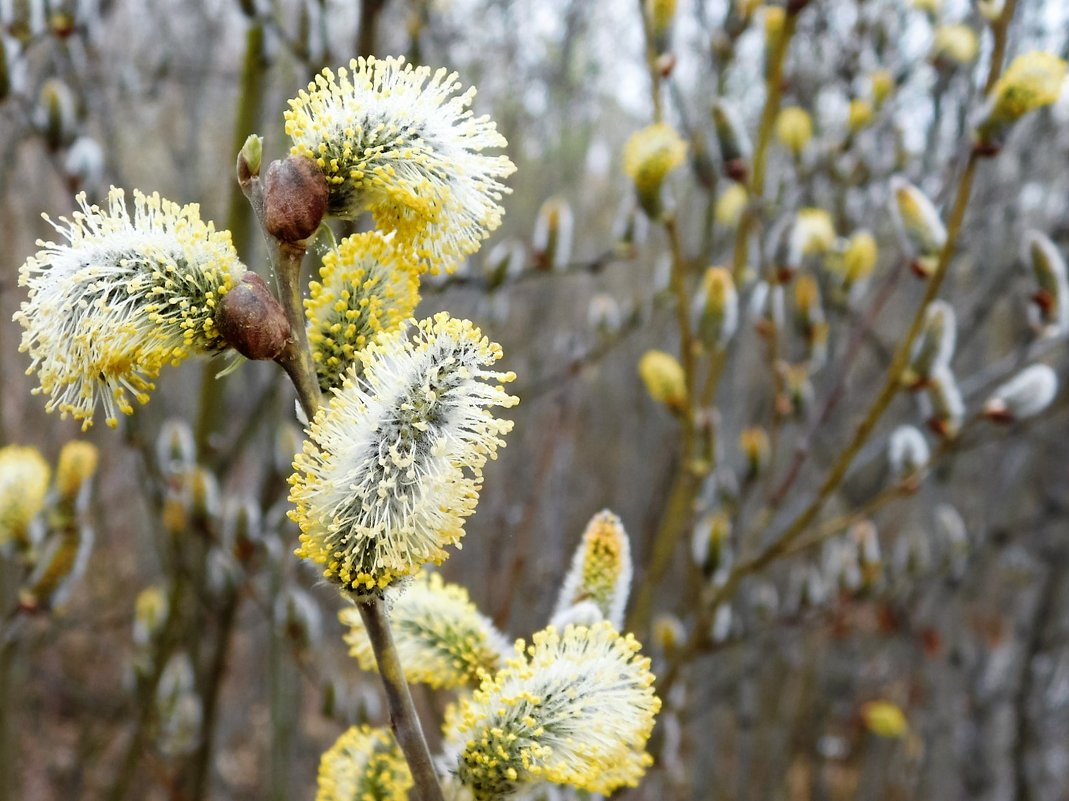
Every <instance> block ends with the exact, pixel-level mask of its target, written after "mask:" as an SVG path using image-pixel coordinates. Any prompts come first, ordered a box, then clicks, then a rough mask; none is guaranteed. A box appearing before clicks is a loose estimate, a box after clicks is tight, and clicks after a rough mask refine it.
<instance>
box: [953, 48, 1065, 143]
mask: <svg viewBox="0 0 1069 801" xmlns="http://www.w3.org/2000/svg"><path fill="white" fill-rule="evenodd" d="M1066 69H1067V66H1066V62H1065V61H1063V60H1062V59H1060V58H1058V57H1057V56H1055V55H1053V54H1052V53H1042V52H1031V53H1024V54H1022V55H1019V56H1017V58H1015V59H1014V60H1013V62H1012V63H1011V64H1010V66H1009V68H1008V69H1007V70H1006V72H1005V73H1004V74H1003V76H1002V77H1001V78H999V80H998V82H997V83H996V84H995V86H994V88H993V89H992V90H991V94H990V96H989V97H988V100H987V104H986V105H985V106H984V108H983V110H982V112H981V114H980V121H979V122H978V123H977V125H976V128H975V130H974V132H973V137H974V138H975V140H976V146H977V148H978V149H979V150H980V151H981V152H985V153H989V154H993V153H997V152H998V150H999V148H1000V147H1001V146H1002V142H1003V141H1004V140H1005V138H1006V135H1007V134H1008V133H1009V130H1010V129H1011V128H1012V127H1013V125H1014V124H1015V123H1016V122H1017V121H1018V120H1019V119H1021V117H1023V116H1025V115H1026V114H1028V113H1029V112H1032V111H1035V110H1036V109H1039V108H1042V107H1043V106H1049V105H1051V104H1052V103H1054V101H1056V100H1057V99H1058V95H1059V94H1060V93H1061V90H1062V85H1063V84H1064V82H1065V74H1066Z"/></svg>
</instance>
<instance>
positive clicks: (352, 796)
mask: <svg viewBox="0 0 1069 801" xmlns="http://www.w3.org/2000/svg"><path fill="white" fill-rule="evenodd" d="M412 783H413V782H412V774H411V772H410V771H409V769H408V764H407V763H406V762H405V759H404V756H403V755H402V754H401V749H400V748H399V747H398V745H397V741H396V740H395V739H394V736H393V734H391V733H390V731H389V730H387V729H382V728H371V727H370V726H353V727H352V728H350V729H348V730H346V731H345V732H344V733H343V734H342V735H341V737H339V738H338V739H337V741H336V742H335V743H334V745H332V746H331V747H330V748H329V749H328V750H327V751H326V752H325V753H324V754H323V756H322V758H321V759H320V760H319V780H318V788H317V789H316V796H315V801H407V799H408V791H409V790H410V789H412Z"/></svg>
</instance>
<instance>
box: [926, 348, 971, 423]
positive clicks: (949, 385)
mask: <svg viewBox="0 0 1069 801" xmlns="http://www.w3.org/2000/svg"><path fill="white" fill-rule="evenodd" d="M927 387H928V395H927V397H928V402H929V403H930V404H931V407H932V416H931V417H930V418H929V420H928V425H929V426H930V427H931V429H932V430H933V431H934V432H935V433H937V434H938V435H939V436H941V437H944V438H946V439H953V438H954V437H956V436H957V435H958V432H959V431H960V430H961V423H962V421H963V420H964V418H965V401H964V400H963V399H962V397H961V389H959V388H958V382H957V380H956V379H955V378H954V374H953V373H952V372H950V368H949V367H948V366H946V365H941V366H939V367H938V368H936V369H935V370H933V371H932V373H931V375H930V376H929V378H928V384H927Z"/></svg>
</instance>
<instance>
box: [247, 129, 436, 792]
mask: <svg viewBox="0 0 1069 801" xmlns="http://www.w3.org/2000/svg"><path fill="white" fill-rule="evenodd" d="M255 139H256V140H257V141H255V142H254V141H253V140H254V137H250V140H249V143H247V147H246V148H243V149H242V153H241V155H239V157H238V181H239V183H240V184H241V188H242V191H243V192H244V193H245V195H246V197H248V199H249V202H250V204H251V205H252V209H253V213H254V214H255V216H256V220H257V222H258V223H259V225H260V228H261V230H262V232H263V234H264V239H265V241H266V243H267V249H268V254H269V258H270V260H271V268H272V270H273V271H274V274H275V281H276V282H277V285H278V293H279V302H280V303H281V309H282V311H283V313H284V316H285V320H286V322H287V328H288V336H287V337H285V340H284V343H283V344H282V347H281V348H280V349H278V350H277V351H276V352H275V353H274V355H273V356H265V357H269V358H274V360H275V361H276V362H278V364H279V365H280V366H281V367H282V368H283V369H284V370H285V371H286V374H287V375H288V376H289V377H290V380H291V381H292V382H293V386H294V388H295V389H296V390H297V396H298V399H299V400H300V403H301V406H302V408H303V409H304V412H305V414H306V416H307V417H308V419H309V420H312V419H314V418H315V416H316V413H317V412H318V411H319V407H320V405H321V403H322V392H321V390H320V387H319V379H318V377H317V375H316V369H315V362H314V361H313V359H312V351H311V348H310V347H309V344H308V336H307V332H306V324H305V315H304V303H303V299H302V291H301V267H302V264H303V262H304V256H305V252H306V250H307V242H308V240H309V238H310V237H311V236H312V235H313V234H314V233H315V231H316V230H317V229H318V227H319V224H320V222H321V221H322V218H323V215H324V214H325V212H326V208H327V186H326V181H325V179H324V178H323V175H322V173H321V172H320V171H319V168H318V167H316V165H315V164H314V162H312V161H310V160H309V159H306V158H304V157H301V156H290V157H288V158H287V159H285V160H284V161H275V162H272V164H271V165H270V166H269V167H268V168H267V171H266V173H265V175H264V178H263V179H262V180H261V178H260V176H259V166H260V153H259V148H260V146H261V145H260V143H259V141H258V137H256V138H255ZM252 338H253V339H255V337H252ZM271 341H272V345H274V344H276V343H277V340H276V339H275V338H272V340H271ZM261 358H263V357H261ZM356 604H357V607H358V608H359V609H360V614H361V616H362V617H363V619H364V621H365V623H366V625H367V630H368V634H369V637H370V638H371V642H372V647H373V648H374V652H375V658H376V660H377V662H378V666H379V674H380V675H381V676H382V683H383V687H384V688H385V691H386V700H387V706H388V708H389V713H390V725H391V727H392V728H393V731H394V734H395V736H396V737H397V742H398V744H399V745H400V747H401V750H402V752H403V753H404V756H405V760H406V761H407V762H408V765H409V768H410V770H411V771H412V778H413V780H414V782H415V788H416V793H417V797H418V798H420V799H422V801H442V791H441V788H440V787H439V784H438V778H437V774H436V772H435V770H434V765H433V763H432V762H431V755H430V750H429V749H428V747H427V741H426V739H425V738H424V736H423V728H422V726H421V725H420V722H419V716H418V715H417V713H416V708H415V705H414V704H413V703H412V696H411V693H410V692H409V689H408V684H407V682H406V681H405V677H404V673H403V672H402V670H401V663H400V659H399V658H398V655H397V649H396V646H395V645H394V642H393V637H392V635H391V632H390V623H389V618H388V616H387V613H386V608H385V603H384V601H383V600H382V598H381V596H377V595H373V596H362V597H361V598H359V599H357V601H356Z"/></svg>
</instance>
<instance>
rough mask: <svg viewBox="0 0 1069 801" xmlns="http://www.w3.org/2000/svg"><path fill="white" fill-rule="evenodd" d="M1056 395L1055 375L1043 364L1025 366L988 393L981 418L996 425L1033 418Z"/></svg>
mask: <svg viewBox="0 0 1069 801" xmlns="http://www.w3.org/2000/svg"><path fill="white" fill-rule="evenodd" d="M1057 394H1058V376H1057V374H1056V373H1055V372H1054V370H1052V369H1051V368H1050V367H1048V366H1047V365H1045V364H1033V365H1031V366H1029V367H1026V368H1025V369H1023V370H1022V371H1021V372H1019V373H1018V374H1017V375H1015V376H1014V377H1013V378H1011V379H1010V380H1009V381H1007V382H1006V383H1004V384H1002V385H1000V386H999V387H998V388H996V389H995V391H994V392H992V393H991V397H989V398H988V399H987V402H986V403H985V404H984V415H985V416H986V417H988V418H989V419H991V420H994V421H995V422H998V423H1010V422H1014V421H1016V420H1026V419H1028V418H1029V417H1035V416H1036V415H1037V414H1039V413H1040V412H1042V411H1043V410H1044V409H1046V408H1047V407H1048V406H1050V404H1051V403H1052V402H1053V401H1054V398H1055V396H1056V395H1057Z"/></svg>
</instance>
